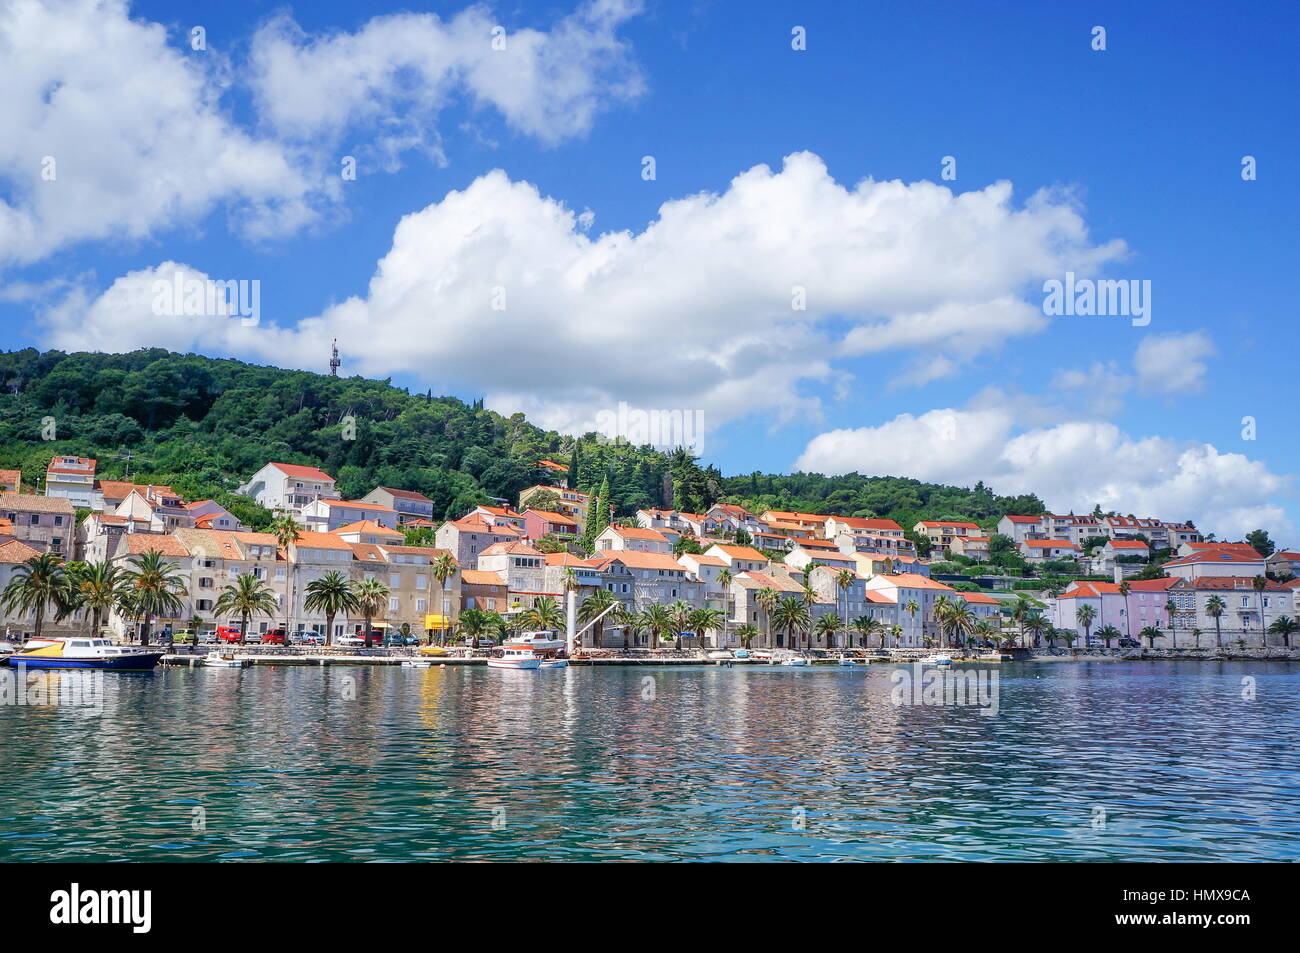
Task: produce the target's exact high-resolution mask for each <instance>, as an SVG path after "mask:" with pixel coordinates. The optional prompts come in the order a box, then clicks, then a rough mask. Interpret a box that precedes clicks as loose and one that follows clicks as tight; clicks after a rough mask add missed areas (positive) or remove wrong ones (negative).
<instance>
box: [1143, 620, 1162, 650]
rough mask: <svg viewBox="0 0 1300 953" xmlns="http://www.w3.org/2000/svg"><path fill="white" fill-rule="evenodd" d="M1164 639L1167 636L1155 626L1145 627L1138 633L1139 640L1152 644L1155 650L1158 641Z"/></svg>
mask: <svg viewBox="0 0 1300 953" xmlns="http://www.w3.org/2000/svg"><path fill="white" fill-rule="evenodd" d="M1164 637H1165V634H1164V633H1163V632H1161V631H1160V630H1159V629H1157V628H1156V627H1155V626H1154V625H1148V626H1144V627H1143V629H1142V631H1141V632H1139V633H1138V638H1139V639H1146V640H1147V641H1148V642H1150V643H1151V648H1153V649H1154V648H1155V647H1156V639H1163V638H1164Z"/></svg>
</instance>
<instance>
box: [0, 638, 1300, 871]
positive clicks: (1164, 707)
mask: <svg viewBox="0 0 1300 953" xmlns="http://www.w3.org/2000/svg"><path fill="white" fill-rule="evenodd" d="M892 671H894V669H893V668H892V667H890V666H878V667H872V668H870V669H856V670H851V669H844V668H820V667H819V668H813V669H786V668H773V667H749V668H740V667H737V668H733V669H721V668H716V667H704V666H701V667H692V668H676V669H657V670H653V671H652V670H648V669H646V668H601V669H590V668H573V669H567V670H561V671H553V672H498V671H492V670H488V669H484V668H472V669H469V668H454V667H453V668H446V669H437V668H434V669H428V670H424V671H418V670H410V669H392V668H362V667H356V668H327V669H320V668H261V667H259V668H253V669H246V670H243V671H238V670H211V671H207V670H200V671H190V670H185V669H166V670H160V671H158V672H156V673H153V674H148V675H129V674H125V675H107V676H105V686H106V691H105V696H106V697H105V702H106V703H105V706H104V711H103V713H102V714H87V713H86V712H83V711H77V710H74V709H70V708H66V707H64V708H52V707H26V706H16V707H3V708H0V732H2V734H0V769H2V770H3V786H2V788H0V790H2V791H3V795H4V796H3V799H2V801H0V859H3V860H8V861H15V860H121V859H124V860H166V859H174V860H257V859H276V860H420V859H475V858H478V859H532V858H537V859H541V858H546V859H559V860H669V859H678V860H680V859H716V860H879V859H883V860H896V859H897V860H953V859H968V860H1115V859H1119V860H1170V861H1186V860H1241V861H1245V860H1295V859H1296V858H1297V856H1300V848H1298V846H1297V845H1298V843H1300V820H1298V819H1297V815H1296V812H1295V804H1296V803H1297V800H1298V797H1297V796H1298V795H1300V780H1298V774H1297V752H1298V751H1300V719H1297V701H1298V700H1300V668H1297V667H1296V666H1288V665H1287V664H1286V663H1244V662H1243V663H1226V662H1225V663H1186V662H1184V663H1176V662H1169V663H1161V662H1100V663H1086V662H1081V663H1024V664H1012V665H1003V666H1001V667H1000V668H999V669H998V672H999V675H1000V682H999V686H998V688H999V698H998V701H999V713H998V714H997V715H996V716H995V717H982V716H981V715H980V714H979V713H978V710H977V709H974V708H970V707H929V706H912V705H905V706H895V705H894V704H892V703H891V700H890V693H891V690H892V688H893V684H892V682H891V679H890V673H891V672H892ZM1243 680H1246V682H1245V684H1243ZM1251 680H1253V690H1254V698H1253V699H1251V698H1249V697H1243V695H1249V694H1250V692H1249V691H1245V689H1249V688H1250V687H1251V684H1252V682H1251ZM196 827H198V828H199V829H195V828H196Z"/></svg>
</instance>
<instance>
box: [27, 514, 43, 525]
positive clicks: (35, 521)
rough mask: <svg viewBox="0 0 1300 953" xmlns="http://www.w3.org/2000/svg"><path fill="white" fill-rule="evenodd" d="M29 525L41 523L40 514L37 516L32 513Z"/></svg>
mask: <svg viewBox="0 0 1300 953" xmlns="http://www.w3.org/2000/svg"><path fill="white" fill-rule="evenodd" d="M30 525H32V526H40V525H41V518H40V516H38V515H37V514H35V513H33V514H32V515H31V523H30Z"/></svg>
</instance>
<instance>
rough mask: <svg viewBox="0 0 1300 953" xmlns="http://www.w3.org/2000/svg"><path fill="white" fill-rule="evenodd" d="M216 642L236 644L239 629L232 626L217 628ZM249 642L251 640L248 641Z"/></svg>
mask: <svg viewBox="0 0 1300 953" xmlns="http://www.w3.org/2000/svg"><path fill="white" fill-rule="evenodd" d="M217 641H219V642H238V641H239V628H238V627H237V626H233V625H219V626H217ZM249 641H250V642H251V641H252V639H249Z"/></svg>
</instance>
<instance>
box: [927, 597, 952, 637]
mask: <svg viewBox="0 0 1300 953" xmlns="http://www.w3.org/2000/svg"><path fill="white" fill-rule="evenodd" d="M951 608H952V603H951V602H949V601H948V597H947V596H940V597H939V598H937V599H935V600H934V605H933V606H931V607H930V618H931V619H933V620H934V621H935V622H937V623H938V624H939V635H940V637H941V638H942V639H943V644H944V646H945V647H946V646H947V645H948V638H947V633H946V631H945V630H944V620H945V619H946V618H947V617H948V610H949V609H951Z"/></svg>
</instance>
